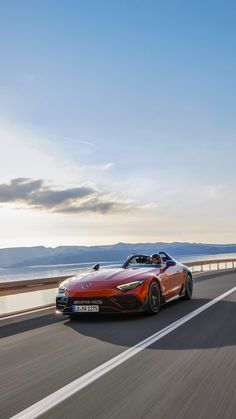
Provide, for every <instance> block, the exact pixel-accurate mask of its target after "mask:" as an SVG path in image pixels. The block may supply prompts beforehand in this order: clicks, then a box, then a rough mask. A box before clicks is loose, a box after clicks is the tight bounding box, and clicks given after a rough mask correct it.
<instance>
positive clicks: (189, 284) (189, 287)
mask: <svg viewBox="0 0 236 419" xmlns="http://www.w3.org/2000/svg"><path fill="white" fill-rule="evenodd" d="M192 295H193V278H192V276H191V275H190V274H188V275H187V278H186V281H185V290H184V295H183V297H182V300H191V298H192Z"/></svg>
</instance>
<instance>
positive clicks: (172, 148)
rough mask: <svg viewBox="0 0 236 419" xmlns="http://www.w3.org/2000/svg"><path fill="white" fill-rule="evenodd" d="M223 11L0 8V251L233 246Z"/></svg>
mask: <svg viewBox="0 0 236 419" xmlns="http://www.w3.org/2000/svg"><path fill="white" fill-rule="evenodd" d="M235 19H236V4H235V2H234V1H228V0H226V1H224V2H222V1H217V0H214V1H211V0H205V1H202V0H199V1H189V0H188V1H185V0H178V1H177V0H172V1H168V0H165V1H158V0H156V1H151V0H146V1H145V2H144V1H140V0H135V1H134V0H119V2H117V1H115V0H106V1H105V0H99V1H95V0H93V1H92V0H86V1H80V0H76V1H73V0H66V1H64V0H60V1H53V0H48V1H46V2H38V1H36V0H21V1H20V2H19V1H14V0H10V1H7V0H5V1H4V0H3V1H1V2H0V54H1V66H0V144H1V152H0V247H1V248H3V247H14V246H34V245H45V246H58V245H95V244H110V243H116V242H129V243H135V242H156V241H164V242H172V241H190V242H204V243H235V242H236V222H235V210H236V196H235V187H236V176H235V175H236V165H235V155H236V115H235V110H236V83H235V74H236V53H235V51H236V26H235Z"/></svg>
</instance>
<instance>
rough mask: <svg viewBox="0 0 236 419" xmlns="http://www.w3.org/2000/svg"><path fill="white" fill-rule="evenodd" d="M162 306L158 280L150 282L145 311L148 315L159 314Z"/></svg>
mask: <svg viewBox="0 0 236 419" xmlns="http://www.w3.org/2000/svg"><path fill="white" fill-rule="evenodd" d="M160 306H161V292H160V287H159V285H158V283H157V282H156V281H153V282H152V283H151V284H150V287H149V290H148V300H147V303H146V307H145V313H146V314H148V315H151V316H152V315H154V314H157V312H158V311H159V309H160Z"/></svg>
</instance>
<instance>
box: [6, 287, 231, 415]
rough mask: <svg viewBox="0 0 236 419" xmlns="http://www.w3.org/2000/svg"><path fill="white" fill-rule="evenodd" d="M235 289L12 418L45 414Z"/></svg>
mask: <svg viewBox="0 0 236 419" xmlns="http://www.w3.org/2000/svg"><path fill="white" fill-rule="evenodd" d="M235 291H236V287H234V288H231V289H230V290H229V291H227V292H225V293H224V294H221V295H220V296H219V297H217V298H215V299H214V300H211V301H209V303H206V304H204V305H203V306H201V307H199V308H197V309H196V310H194V311H192V312H191V313H189V314H187V315H186V316H184V317H182V318H181V319H179V320H177V321H175V322H174V323H171V324H170V325H169V326H167V327H165V328H164V329H162V330H160V331H159V332H157V333H155V334H153V335H151V336H149V337H148V338H147V339H144V340H142V341H141V342H139V343H137V344H136V345H135V346H133V347H132V348H129V349H127V350H126V351H124V352H122V353H121V354H119V355H117V356H115V357H114V358H112V359H110V360H109V361H107V362H104V363H103V364H101V365H100V366H99V367H97V368H94V369H93V370H92V371H90V372H88V373H86V374H84V375H82V376H81V377H79V378H78V379H76V380H74V381H72V382H71V383H70V384H67V385H66V386H64V387H62V388H61V389H59V390H57V391H55V392H54V393H52V394H50V395H49V396H47V397H45V398H44V399H42V400H40V401H39V402H37V403H35V404H33V405H32V406H30V407H28V408H27V409H25V410H23V411H22V412H20V413H18V414H17V415H15V416H12V418H10V419H35V418H38V417H39V416H40V415H42V414H44V413H45V412H47V411H48V410H50V409H52V408H53V407H55V406H57V405H58V404H59V403H62V402H63V401H64V400H66V399H68V397H71V396H72V395H73V394H75V393H77V392H79V391H80V390H82V389H83V388H84V387H86V386H88V385H89V384H91V383H93V382H94V381H96V380H97V379H98V378H100V377H102V376H103V375H105V374H106V373H108V372H109V371H111V370H113V369H114V368H116V367H118V366H119V365H120V364H123V362H126V361H127V360H128V359H130V358H132V357H133V356H135V355H136V354H138V353H139V352H141V351H143V350H144V349H145V348H147V347H148V346H150V345H152V344H153V343H155V342H157V341H158V340H160V339H162V338H163V337H164V336H166V335H168V334H169V333H171V332H173V331H174V330H176V329H177V328H178V327H180V326H181V325H182V324H185V323H187V322H188V321H189V320H191V319H193V318H194V317H196V316H198V315H199V314H200V313H202V312H203V311H205V310H207V309H208V308H210V307H211V306H213V305H214V304H216V303H218V301H220V300H223V299H224V298H225V297H227V296H228V295H230V294H232V293H233V292H235Z"/></svg>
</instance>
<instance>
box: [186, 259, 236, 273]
mask: <svg viewBox="0 0 236 419" xmlns="http://www.w3.org/2000/svg"><path fill="white" fill-rule="evenodd" d="M184 265H186V266H188V267H189V268H192V269H191V271H192V272H193V273H194V272H205V271H206V270H204V266H205V267H207V266H208V270H209V271H219V270H221V269H235V268H236V259H210V260H198V261H193V262H186V263H184ZM196 267H197V268H198V269H195V268H196ZM199 268H200V269H199Z"/></svg>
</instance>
